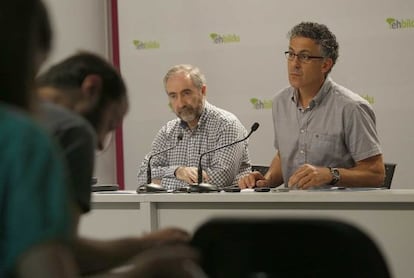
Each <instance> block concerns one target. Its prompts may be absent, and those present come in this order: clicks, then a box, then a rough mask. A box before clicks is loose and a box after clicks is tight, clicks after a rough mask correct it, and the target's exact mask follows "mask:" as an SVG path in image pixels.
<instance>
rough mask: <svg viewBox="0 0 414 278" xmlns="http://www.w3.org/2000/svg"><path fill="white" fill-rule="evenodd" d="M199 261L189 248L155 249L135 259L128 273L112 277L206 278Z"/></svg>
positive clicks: (197, 255)
mask: <svg viewBox="0 0 414 278" xmlns="http://www.w3.org/2000/svg"><path fill="white" fill-rule="evenodd" d="M199 260H200V258H199V254H198V253H197V251H196V250H194V249H192V248H190V247H189V246H180V245H178V246H167V247H165V246H164V247H156V248H151V249H150V250H148V251H145V252H143V253H142V254H140V255H139V256H137V257H135V259H134V260H132V261H131V262H130V269H129V270H128V271H125V272H123V273H122V272H121V276H114V277H145V278H159V277H168V278H178V277H179V278H206V277H207V275H206V274H205V273H204V271H203V270H202V269H201V267H200V266H199V264H198V262H199ZM122 275H123V276H122Z"/></svg>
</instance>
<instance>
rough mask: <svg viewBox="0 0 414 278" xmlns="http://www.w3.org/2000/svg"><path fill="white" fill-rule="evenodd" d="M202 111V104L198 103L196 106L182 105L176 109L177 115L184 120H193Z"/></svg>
mask: <svg viewBox="0 0 414 278" xmlns="http://www.w3.org/2000/svg"><path fill="white" fill-rule="evenodd" d="M202 111H203V105H198V106H197V107H191V106H184V107H183V108H182V109H180V110H179V111H177V116H178V117H179V118H180V119H181V120H183V121H184V122H186V123H188V122H193V121H194V120H198V119H199V118H200V116H201V112H202Z"/></svg>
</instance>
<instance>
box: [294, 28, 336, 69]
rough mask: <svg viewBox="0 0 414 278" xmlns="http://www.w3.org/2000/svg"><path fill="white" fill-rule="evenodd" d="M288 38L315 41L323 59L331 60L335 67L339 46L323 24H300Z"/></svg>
mask: <svg viewBox="0 0 414 278" xmlns="http://www.w3.org/2000/svg"><path fill="white" fill-rule="evenodd" d="M288 35H289V38H290V39H292V38H294V37H304V38H309V39H312V40H314V41H315V43H316V44H318V45H320V47H321V54H322V56H323V57H327V58H331V59H332V61H333V64H334V65H335V63H336V60H337V59H338V56H339V52H338V49H339V45H338V42H337V41H336V37H335V35H334V34H333V33H332V32H331V31H330V30H329V29H328V27H326V25H324V24H319V23H315V22H301V23H299V24H298V25H296V26H294V27H293V28H292V30H291V31H290V32H289V34H288Z"/></svg>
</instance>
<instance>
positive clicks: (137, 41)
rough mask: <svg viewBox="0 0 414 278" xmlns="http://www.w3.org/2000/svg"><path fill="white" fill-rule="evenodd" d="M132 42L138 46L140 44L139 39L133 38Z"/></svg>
mask: <svg viewBox="0 0 414 278" xmlns="http://www.w3.org/2000/svg"><path fill="white" fill-rule="evenodd" d="M132 43H133V44H134V45H135V46H136V47H138V45H139V44H140V41H139V40H133V41H132Z"/></svg>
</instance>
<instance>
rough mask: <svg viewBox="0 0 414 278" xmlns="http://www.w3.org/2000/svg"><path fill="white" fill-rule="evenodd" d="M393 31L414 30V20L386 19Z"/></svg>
mask: <svg viewBox="0 0 414 278" xmlns="http://www.w3.org/2000/svg"><path fill="white" fill-rule="evenodd" d="M386 21H387V23H388V25H389V26H390V28H391V29H404V28H414V19H402V20H401V19H400V20H398V19H395V18H392V17H389V18H387V19H386Z"/></svg>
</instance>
